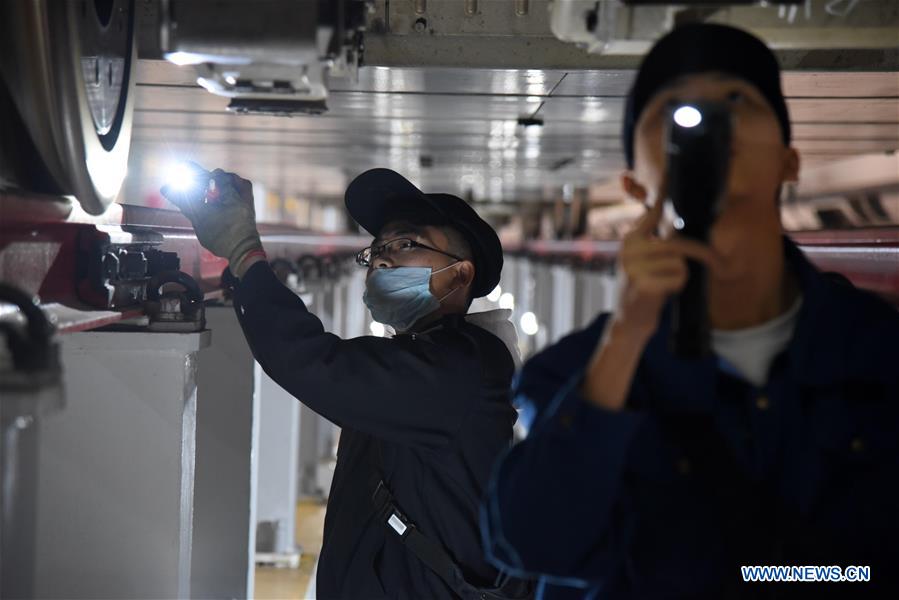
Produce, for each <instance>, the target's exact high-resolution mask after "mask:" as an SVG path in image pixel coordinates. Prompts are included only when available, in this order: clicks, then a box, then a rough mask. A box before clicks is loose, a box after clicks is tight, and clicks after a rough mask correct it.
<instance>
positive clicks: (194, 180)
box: [166, 162, 219, 204]
mask: <svg viewBox="0 0 899 600" xmlns="http://www.w3.org/2000/svg"><path fill="white" fill-rule="evenodd" d="M204 176H205V177H206V178H207V183H206V194H205V196H204V198H203V202H204V203H205V204H212V203H215V202H218V200H219V189H218V186H216V184H215V179H213V178H211V177H208V174H207V173H206V171H203V170H202V169H200V168H198V167H195V166H192V165H191V164H188V163H185V162H178V163H174V164H173V165H171V166H170V167H169V169H168V177H166V180H167V182H168V186H169V187H170V188H171V189H172V190H174V191H175V192H179V193H181V194H187V193H189V192H191V191H194V190H196V191H199V189H200V187H201V186H202V185H203V179H204Z"/></svg>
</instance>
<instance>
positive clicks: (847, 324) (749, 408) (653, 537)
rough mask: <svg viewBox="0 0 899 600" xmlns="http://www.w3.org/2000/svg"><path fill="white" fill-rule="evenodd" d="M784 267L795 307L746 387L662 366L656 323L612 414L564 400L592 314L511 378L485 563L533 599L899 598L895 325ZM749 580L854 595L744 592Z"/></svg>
mask: <svg viewBox="0 0 899 600" xmlns="http://www.w3.org/2000/svg"><path fill="white" fill-rule="evenodd" d="M785 252H786V255H787V264H788V268H790V269H792V271H793V272H794V273H795V275H796V276H797V279H798V280H799V283H800V287H801V289H802V294H803V297H804V300H803V303H802V307H801V309H800V312H799V316H798V320H797V323H796V328H795V330H794V333H793V338H792V340H791V342H790V344H789V346H788V348H787V349H786V350H785V351H784V352H783V353H781V354H780V355H779V356H778V357H776V359H775V360H774V363H773V364H772V366H771V369H770V372H769V379H768V383H767V384H766V385H764V386H763V387H755V386H753V385H752V384H750V383H748V382H746V381H745V380H743V379H741V378H740V377H739V376H738V375H736V374H734V371H733V370H732V369H727V368H723V365H722V363H721V362H720V361H719V359H718V358H716V357H714V356H712V357H710V358H708V359H703V360H698V361H692V362H690V361H685V360H680V359H677V358H675V357H674V356H673V355H672V354H671V353H670V352H669V350H668V339H669V331H670V326H669V320H668V317H667V313H666V315H664V316H663V319H662V322H661V325H660V327H659V329H658V331H657V332H656V333H655V334H654V336H653V337H652V338H651V340H650V341H649V343H648V345H647V347H646V349H645V351H644V353H643V356H642V357H641V361H640V364H639V367H638V369H637V372H636V375H635V379H634V382H633V384H632V387H631V390H630V393H629V396H628V399H627V402H626V407H625V409H624V410H622V411H620V412H611V411H607V410H603V409H601V408H598V407H595V406H594V405H591V404H589V403H588V402H587V401H586V400H585V399H584V398H583V397H582V396H581V395H580V394H579V388H580V384H581V381H582V374H583V370H584V369H585V367H586V364H587V362H588V360H589V358H590V356H591V355H592V353H593V352H594V350H595V348H596V346H597V342H598V340H599V338H600V335H601V333H602V331H603V327H604V326H605V323H606V321H607V319H608V315H602V316H600V317H599V318H598V319H597V320H596V321H594V322H593V323H592V324H591V325H590V326H589V327H587V328H586V329H584V330H581V331H579V332H577V333H574V334H572V335H570V336H568V337H566V338H564V339H563V340H561V341H560V342H559V343H557V344H556V345H554V346H552V347H550V348H548V349H547V350H545V351H543V352H542V353H540V354H538V355H536V356H535V357H533V358H532V359H531V360H530V361H529V362H528V363H527V364H526V365H525V367H524V370H523V372H522V373H521V374H520V376H519V378H518V380H517V383H516V388H515V389H516V395H517V398H518V400H519V402H523V403H525V404H528V403H530V404H531V405H532V406H534V407H536V414H537V416H536V420H535V421H534V423H533V425H532V428H531V431H530V434H529V436H528V437H527V439H526V440H525V441H523V442H521V443H519V444H518V445H516V446H515V447H513V448H512V449H511V450H510V451H509V452H508V453H507V454H506V455H505V457H504V459H503V460H502V461H501V462H500V464H499V465H498V466H497V468H496V470H495V473H494V477H493V480H492V481H491V484H490V486H489V487H488V499H487V501H486V503H485V506H484V510H483V511H482V526H483V530H484V535H485V537H486V540H487V545H488V547H489V551H490V552H491V558H492V560H494V561H495V562H496V563H498V564H502V565H505V566H507V567H509V568H511V569H512V570H518V571H519V572H527V573H532V574H543V579H544V584H545V585H546V586H547V589H546V594H545V597H550V596H551V594H550V593H549V592H550V591H551V590H554V589H556V588H554V586H555V585H565V586H573V587H579V588H580V589H581V592H579V593H578V592H576V591H573V590H571V589H568V590H567V591H566V592H565V593H564V595H563V594H561V593H560V594H559V596H558V597H565V598H568V597H572V594H573V595H574V596H575V597H582V598H639V599H643V598H735V597H739V598H743V597H746V598H757V597H767V598H770V597H776V598H792V597H796V596H797V595H803V596H804V595H809V596H812V597H819V598H820V597H830V596H834V597H853V598H856V597H868V596H877V597H882V596H884V595H886V596H887V597H892V598H899V313H897V311H896V310H895V309H894V308H892V307H890V306H889V305H888V304H886V303H885V302H883V301H881V300H880V299H878V298H876V297H875V296H873V295H870V294H867V293H864V292H862V291H859V290H857V289H855V288H854V287H852V286H851V284H849V283H848V282H847V281H845V280H844V279H842V278H840V277H832V276H829V275H825V274H822V273H820V272H818V271H817V270H816V269H815V268H814V267H813V266H812V265H811V264H810V263H809V262H808V261H807V260H806V258H805V257H804V256H803V254H802V253H801V251H800V250H799V249H798V248H797V247H796V246H795V245H794V244H793V243H792V242H791V241H789V240H786V241H785ZM896 268H899V265H896ZM754 565H760V566H764V565H802V566H805V565H812V566H815V565H823V566H840V567H847V566H870V582H868V583H847V582H842V583H826V584H823V583H807V582H806V583H801V584H800V583H768V584H760V583H745V584H744V583H743V579H742V576H741V569H740V567H741V566H754ZM557 591H559V592H561V589H558V590H557Z"/></svg>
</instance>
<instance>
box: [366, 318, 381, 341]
mask: <svg viewBox="0 0 899 600" xmlns="http://www.w3.org/2000/svg"><path fill="white" fill-rule="evenodd" d="M368 329H369V331H371V334H372V335H374V336H377V337H384V333H385V329H384V325H383V324H381V323H378V322H377V321H372V322H371V325H369V326H368Z"/></svg>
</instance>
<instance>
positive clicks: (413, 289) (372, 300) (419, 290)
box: [362, 263, 456, 331]
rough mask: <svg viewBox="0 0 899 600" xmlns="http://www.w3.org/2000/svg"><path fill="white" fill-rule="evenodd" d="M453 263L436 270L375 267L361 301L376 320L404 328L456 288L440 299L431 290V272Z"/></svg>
mask: <svg viewBox="0 0 899 600" xmlns="http://www.w3.org/2000/svg"><path fill="white" fill-rule="evenodd" d="M454 264H456V263H453V264H451V265H447V266H445V267H443V268H442V269H439V270H437V271H432V270H431V268H430V267H394V268H392V269H386V268H385V269H375V270H374V272H372V274H371V275H369V276H368V280H367V281H366V282H365V294H364V295H363V296H362V301H363V302H365V305H366V306H367V307H368V309H369V310H370V311H371V316H372V317H374V319H375V321H377V322H378V323H385V324H387V325H390V326H391V327H393V328H394V329H396V330H397V331H406V330H408V329H409V328H410V327H412V325H414V324H415V322H416V321H418V320H419V319H421V318H422V317H424V316H425V315H429V314H430V313H432V312H434V311H435V310H437V309H438V308H440V303H441V302H442V301H443V300H444V298H446V297H447V296H449V295H450V294H452V293H453V292H455V291H456V290H452V291H451V292H449V294H447V295H446V296H444V297H443V298H439V299H438V298H436V297H435V296H434V294H432V293H431V275H433V274H434V273H440V272H441V271H445V270H446V269H449V268H450V267H452V266H453V265H454Z"/></svg>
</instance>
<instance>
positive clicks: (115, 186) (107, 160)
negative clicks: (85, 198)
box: [86, 153, 128, 198]
mask: <svg viewBox="0 0 899 600" xmlns="http://www.w3.org/2000/svg"><path fill="white" fill-rule="evenodd" d="M86 166H87V171H88V173H90V176H91V181H93V183H94V187H96V188H97V191H98V192H100V194H102V195H103V196H106V197H108V198H112V197H115V195H116V194H118V193H119V190H120V189H121V187H122V183H123V182H124V181H125V175H126V174H127V171H128V169H127V166H126V165H124V164H121V163H120V162H119V161H117V160H116V157H115V156H113V155H111V154H105V153H96V154H95V155H94V156H92V157H91V158H88V159H87V161H86Z"/></svg>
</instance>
